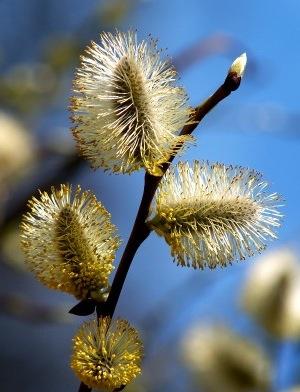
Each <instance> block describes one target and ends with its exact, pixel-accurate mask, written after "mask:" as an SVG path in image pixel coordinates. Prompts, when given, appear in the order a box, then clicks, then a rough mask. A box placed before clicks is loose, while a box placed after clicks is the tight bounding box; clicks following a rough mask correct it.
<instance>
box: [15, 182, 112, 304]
mask: <svg viewBox="0 0 300 392" xmlns="http://www.w3.org/2000/svg"><path fill="white" fill-rule="evenodd" d="M29 207H30V212H28V213H26V214H25V215H24V216H23V219H22V223H21V232H22V234H21V238H22V248H23V251H24V253H25V256H26V263H27V265H28V267H29V268H30V270H31V271H32V272H33V273H34V274H35V276H36V277H37V278H38V279H39V280H40V281H41V282H42V283H43V284H45V285H46V286H47V287H49V288H52V289H56V290H61V291H64V292H67V293H70V294H73V295H74V296H75V297H76V298H78V299H84V298H88V297H94V298H100V297H101V295H102V294H103V293H104V292H105V291H107V290H108V278H109V275H110V273H111V271H112V270H113V261H114V258H115V251H116V249H117V248H118V247H119V239H118V237H117V236H116V229H115V226H114V225H113V224H112V223H111V221H110V214H109V213H108V212H107V211H106V209H105V208H104V207H103V205H102V204H101V203H100V202H98V201H97V199H96V197H95V196H94V195H93V194H92V193H91V192H89V191H84V192H83V191H81V189H80V187H79V186H78V187H77V189H76V190H75V192H72V188H71V186H69V185H61V186H60V188H59V189H55V188H52V189H51V193H50V194H48V193H46V192H41V193H40V198H39V199H37V198H32V199H31V200H30V201H29Z"/></svg>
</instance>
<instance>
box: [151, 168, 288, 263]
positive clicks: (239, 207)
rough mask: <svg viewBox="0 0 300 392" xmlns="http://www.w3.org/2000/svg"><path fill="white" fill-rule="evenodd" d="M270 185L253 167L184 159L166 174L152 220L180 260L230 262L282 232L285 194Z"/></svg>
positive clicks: (251, 252) (153, 226)
mask: <svg viewBox="0 0 300 392" xmlns="http://www.w3.org/2000/svg"><path fill="white" fill-rule="evenodd" d="M266 187H267V183H266V182H264V181H262V179H261V176H260V174H258V173H257V172H255V171H253V170H249V169H245V168H242V167H233V166H225V165H223V164H219V163H217V164H209V163H208V162H198V161H195V162H194V163H193V164H192V165H191V166H190V165H189V164H188V163H187V162H180V163H179V164H178V165H177V166H176V167H173V168H170V169H169V170H168V171H167V173H166V175H165V176H164V177H163V179H162V181H161V183H160V185H159V188H158V190H157V193H156V198H155V203H154V204H153V206H152V210H151V215H150V218H149V221H148V224H149V225H150V227H151V228H152V229H154V230H155V231H156V232H157V234H159V235H161V236H163V237H164V238H165V240H166V241H167V243H168V244H169V245H170V247H171V252H172V255H173V256H174V257H175V258H176V260H177V262H178V264H181V265H183V266H192V267H194V268H204V267H206V266H208V267H209V268H215V267H216V266H217V265H220V266H226V265H227V264H230V263H231V262H232V261H234V260H235V259H245V258H246V257H247V256H251V255H253V254H255V253H256V252H260V251H261V250H263V249H264V248H265V240H266V239H267V238H276V236H275V233H274V228H277V227H278V226H279V225H280V218H281V215H280V213H279V212H278V210H277V207H278V199H279V196H278V195H277V194H276V193H272V194H269V193H266V191H265V190H266Z"/></svg>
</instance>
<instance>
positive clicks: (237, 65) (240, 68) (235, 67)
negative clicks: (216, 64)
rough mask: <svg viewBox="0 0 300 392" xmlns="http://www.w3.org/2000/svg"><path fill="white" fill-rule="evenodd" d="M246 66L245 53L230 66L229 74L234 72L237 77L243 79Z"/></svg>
mask: <svg viewBox="0 0 300 392" xmlns="http://www.w3.org/2000/svg"><path fill="white" fill-rule="evenodd" d="M246 64H247V55H246V53H243V54H241V55H240V56H239V57H238V58H237V59H235V60H234V62H233V63H232V64H231V67H230V69H229V72H234V73H236V74H237V75H238V76H240V77H243V75H244V72H245V69H246Z"/></svg>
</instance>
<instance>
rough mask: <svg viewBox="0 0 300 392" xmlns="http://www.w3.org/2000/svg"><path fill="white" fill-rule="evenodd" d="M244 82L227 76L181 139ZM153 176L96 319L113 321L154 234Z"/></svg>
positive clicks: (83, 387)
mask: <svg viewBox="0 0 300 392" xmlns="http://www.w3.org/2000/svg"><path fill="white" fill-rule="evenodd" d="M240 82H241V77H239V76H238V75H237V74H236V73H233V72H230V73H228V75H227V77H226V79H225V81H224V83H223V84H222V85H221V86H220V87H219V88H218V89H217V90H216V91H215V92H214V94H213V95H211V96H210V97H209V98H208V99H207V100H206V101H204V102H203V103H202V104H201V105H199V106H197V107H196V108H195V109H194V110H193V112H192V115H191V119H190V120H191V121H190V123H189V124H188V125H185V126H184V127H183V129H182V130H181V132H180V135H190V134H191V133H192V132H193V131H194V130H195V129H196V128H197V126H198V124H199V123H200V121H201V120H202V119H203V118H204V117H205V116H206V115H207V114H208V113H209V112H210V111H211V110H212V109H213V108H214V107H215V106H216V105H217V104H218V103H219V102H221V101H222V100H223V99H224V98H226V97H228V95H230V93H231V92H232V91H235V90H237V89H238V87H239V85H240ZM174 158H175V156H172V157H170V159H169V162H166V163H165V164H164V165H163V166H162V172H163V175H164V174H165V172H166V171H167V170H168V168H169V166H170V164H171V163H172V161H173V160H174ZM163 175H162V176H161V177H156V176H152V175H150V174H149V173H147V172H146V174H145V182H144V191H143V196H142V200H141V203H140V206H139V209H138V212H137V215H136V218H135V222H134V225H133V228H132V231H131V234H130V237H129V239H128V242H127V245H126V247H125V250H124V253H123V255H122V258H121V260H120V264H119V267H118V269H117V272H116V275H115V277H114V280H113V283H112V286H111V289H110V292H109V296H108V298H107V301H106V302H105V303H104V304H103V303H102V304H97V306H96V311H97V317H98V318H99V317H101V316H110V317H111V318H112V317H113V315H114V312H115V309H116V306H117V303H118V300H119V297H120V294H121V291H122V288H123V286H124V282H125V279H126V276H127V273H128V271H129V268H130V266H131V263H132V260H133V258H134V256H135V254H136V251H137V250H138V248H139V247H140V245H141V244H142V243H143V242H144V241H145V239H146V238H147V237H148V236H149V234H150V232H151V230H150V229H149V227H148V226H147V224H146V222H145V221H146V219H147V217H148V214H149V209H150V205H151V202H152V199H153V197H154V195H155V191H156V189H157V187H158V185H159V183H160V181H161V179H162V177H163ZM89 391H91V389H90V388H89V387H87V386H86V385H84V384H83V383H81V384H80V387H79V391H78V392H89Z"/></svg>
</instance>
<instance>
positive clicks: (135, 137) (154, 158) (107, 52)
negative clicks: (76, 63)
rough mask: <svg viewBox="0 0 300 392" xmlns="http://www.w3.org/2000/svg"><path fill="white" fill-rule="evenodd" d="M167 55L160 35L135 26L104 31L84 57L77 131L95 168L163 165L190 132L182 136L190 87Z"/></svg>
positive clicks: (75, 108) (156, 169)
mask: <svg viewBox="0 0 300 392" xmlns="http://www.w3.org/2000/svg"><path fill="white" fill-rule="evenodd" d="M176 79H177V76H176V72H175V70H174V69H173V68H172V67H171V66H170V64H169V63H168V62H167V61H165V60H162V59H161V52H160V51H159V50H158V49H157V46H156V41H155V40H153V39H149V40H148V41H146V40H145V41H141V42H140V43H138V42H137V36H136V33H135V32H132V31H129V32H127V33H121V32H116V33H114V34H113V33H102V34H101V35H100V44H98V43H95V42H92V43H91V45H90V46H89V47H88V48H87V49H86V52H85V55H84V56H82V58H81V65H80V67H79V69H78V70H77V73H76V76H75V80H74V92H75V95H74V96H73V98H72V100H71V107H70V109H71V111H72V119H73V122H74V129H73V134H74V137H75V139H76V141H77V145H78V147H79V149H80V151H81V153H82V155H83V156H84V157H86V158H87V159H88V160H89V161H90V163H91V166H92V167H93V168H98V167H102V168H104V169H106V170H109V171H112V172H115V173H131V172H132V171H135V170H138V169H140V168H142V167H144V168H145V169H146V170H147V171H148V172H150V173H151V174H153V175H161V174H162V172H161V169H160V168H161V165H162V164H163V163H164V162H166V161H168V160H169V158H170V156H172V155H175V154H176V153H177V152H178V151H179V150H180V149H181V148H182V145H183V142H184V141H186V140H189V139H191V137H190V136H178V134H179V131H180V130H181V128H182V127H183V126H184V125H185V124H186V123H187V121H188V119H189V113H190V110H189V108H187V106H186V101H187V97H186V94H185V92H184V90H183V89H182V88H180V87H177V86H176V85H175V82H176Z"/></svg>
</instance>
